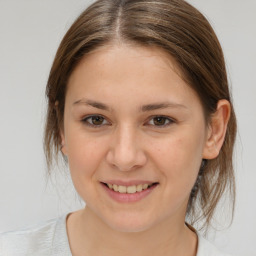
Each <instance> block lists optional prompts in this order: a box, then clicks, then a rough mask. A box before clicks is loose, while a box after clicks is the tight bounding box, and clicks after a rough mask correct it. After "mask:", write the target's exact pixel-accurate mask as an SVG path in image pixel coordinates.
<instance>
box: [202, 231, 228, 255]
mask: <svg viewBox="0 0 256 256" xmlns="http://www.w3.org/2000/svg"><path fill="white" fill-rule="evenodd" d="M197 236H198V250H197V256H231V255H229V254H226V253H223V252H221V251H219V250H218V249H217V247H215V246H214V245H213V244H211V243H210V242H209V241H207V240H206V239H205V238H204V237H202V236H201V235H200V234H198V233H197Z"/></svg>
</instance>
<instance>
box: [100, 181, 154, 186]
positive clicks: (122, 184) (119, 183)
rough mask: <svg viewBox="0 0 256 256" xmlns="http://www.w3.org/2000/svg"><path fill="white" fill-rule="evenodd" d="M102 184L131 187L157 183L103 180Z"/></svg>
mask: <svg viewBox="0 0 256 256" xmlns="http://www.w3.org/2000/svg"><path fill="white" fill-rule="evenodd" d="M102 182H103V183H108V184H116V185H121V186H133V185H140V184H152V183H158V182H156V181H148V180H129V181H123V180H105V181H102Z"/></svg>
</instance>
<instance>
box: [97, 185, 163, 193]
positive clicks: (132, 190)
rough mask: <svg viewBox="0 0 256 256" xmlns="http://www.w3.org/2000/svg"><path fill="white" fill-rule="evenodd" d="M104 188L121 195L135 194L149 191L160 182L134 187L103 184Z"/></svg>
mask: <svg viewBox="0 0 256 256" xmlns="http://www.w3.org/2000/svg"><path fill="white" fill-rule="evenodd" d="M101 183H102V184H103V185H104V186H106V187H107V188H108V189H110V190H113V191H115V192H119V193H120V194H134V193H137V192H141V191H143V190H147V189H149V188H151V187H153V186H156V185H158V184H159V183H158V182H155V183H151V184H139V185H132V186H122V185H116V184H109V183H104V182H101Z"/></svg>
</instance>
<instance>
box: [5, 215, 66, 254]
mask: <svg viewBox="0 0 256 256" xmlns="http://www.w3.org/2000/svg"><path fill="white" fill-rule="evenodd" d="M66 216H67V214H65V215H63V216H62V217H60V218H56V219H52V220H48V221H46V222H43V223H41V224H39V225H37V226H34V227H32V228H25V229H22V230H18V231H12V232H5V233H0V255H10V256H12V255H19V256H23V255H38V256H40V255H56V256H57V255H63V256H66V255H67V256H68V255H71V254H69V253H70V249H69V244H68V238H67V232H66Z"/></svg>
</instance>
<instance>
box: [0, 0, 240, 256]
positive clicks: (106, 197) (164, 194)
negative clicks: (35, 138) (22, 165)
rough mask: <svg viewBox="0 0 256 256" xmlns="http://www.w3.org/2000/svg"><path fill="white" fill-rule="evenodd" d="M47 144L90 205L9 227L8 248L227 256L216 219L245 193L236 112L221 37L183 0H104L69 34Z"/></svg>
mask: <svg viewBox="0 0 256 256" xmlns="http://www.w3.org/2000/svg"><path fill="white" fill-rule="evenodd" d="M46 95H47V98H48V113H47V121H46V129H45V152H46V158H47V162H48V166H49V169H50V168H51V166H52V164H53V163H54V161H53V160H54V159H57V158H58V154H59V152H61V154H62V156H63V158H64V160H65V161H67V162H68V165H69V168H70V173H71V177H72V180H73V183H74V186H75V188H76V190H77V192H78V194H79V195H80V196H81V198H82V199H83V200H84V201H85V203H86V206H85V208H84V209H81V210H80V211H77V212H72V213H69V214H66V215H65V216H63V217H62V218H60V219H56V220H52V221H49V222H47V223H45V224H44V225H43V226H38V227H35V228H34V229H29V230H24V231H20V232H13V233H6V234H3V235H2V236H1V238H0V242H1V246H2V247H0V248H1V253H2V252H3V255H75V256H76V255H77V256H79V255H93V256H99V255H100V256H107V255H114V256H115V255H118V256H126V255H136V256H144V255H158V256H163V255H175V256H182V255H186V256H196V255H197V256H206V255H209V256H211V255H218V256H221V255H225V254H222V253H221V252H219V251H218V250H217V249H216V248H215V247H214V246H213V245H211V244H210V243H209V242H207V241H206V240H205V239H204V238H203V237H202V236H201V235H200V234H199V233H198V232H197V231H196V230H195V229H194V228H193V227H192V225H193V224H194V223H195V222H196V221H197V220H198V219H204V220H205V226H206V227H207V226H208V225H209V224H210V223H211V220H212V216H213V214H214V211H215V209H216V206H217V204H218V202H219V200H220V198H221V196H222V194H223V192H224V191H225V190H226V189H228V190H229V191H231V200H234V174H233V166H232V153H233V146H234V141H235V135H236V118H235V114H234V110H233V106H232V101H231V98H230V93H229V88H228V82H227V75H226V70H225V62H224V57H223V53H222V50H221V46H220V44H219V42H218V39H217V37H216V35H215V33H214V31H213V29H212V28H211V26H210V24H209V23H208V21H207V20H206V19H205V17H204V16H203V15H202V14H201V13H200V12H199V11H198V10H196V9H195V8H194V7H192V6H191V5H189V4H188V3H187V2H185V1H182V0H98V1H96V2H95V3H94V4H92V5H91V6H89V7H88V8H87V9H86V10H85V11H84V12H83V13H82V14H81V15H80V17H79V18H78V19H77V20H76V21H75V22H74V24H73V25H72V26H71V28H70V29H69V31H68V32H67V33H66V35H65V36H64V38H63V40H62V42H61V44H60V46H59V49H58V51H57V54H56V57H55V60H54V62H53V65H52V69H51V72H50V75H49V80H48V83H47V88H46Z"/></svg>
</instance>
